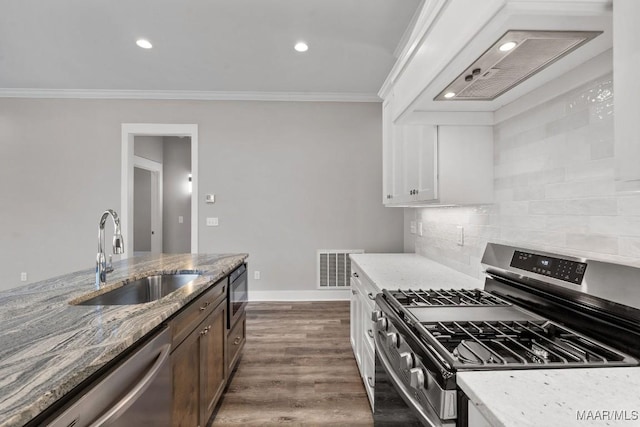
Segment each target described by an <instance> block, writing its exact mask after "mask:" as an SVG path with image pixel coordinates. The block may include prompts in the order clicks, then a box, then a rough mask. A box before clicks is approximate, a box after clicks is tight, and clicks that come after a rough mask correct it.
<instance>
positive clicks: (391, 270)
mask: <svg viewBox="0 0 640 427" xmlns="http://www.w3.org/2000/svg"><path fill="white" fill-rule="evenodd" d="M349 256H350V258H351V260H352V261H353V262H355V263H356V264H357V265H358V266H359V267H360V268H361V269H362V272H363V273H364V274H365V275H366V276H367V278H368V279H369V280H370V281H371V282H373V284H375V285H376V286H377V287H378V288H379V289H380V290H382V289H409V288H412V289H418V288H423V289H475V288H479V289H482V288H483V287H484V281H483V280H480V279H477V278H474V277H471V276H467V275H466V274H464V273H460V272H459V271H456V270H454V269H452V268H450V267H447V266H445V265H442V264H440V263H438V262H436V261H432V260H430V259H429V258H425V257H423V256H420V255H416V254H351V255H349Z"/></svg>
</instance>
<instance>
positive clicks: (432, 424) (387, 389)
mask: <svg viewBox="0 0 640 427" xmlns="http://www.w3.org/2000/svg"><path fill="white" fill-rule="evenodd" d="M376 304H377V306H378V308H379V309H380V310H381V312H380V313H384V315H383V316H381V318H378V321H376V324H375V333H374V341H375V347H376V367H375V369H376V378H375V380H376V382H375V385H376V388H375V393H376V394H375V399H374V402H375V413H374V420H376V421H377V420H378V419H379V420H380V423H384V422H385V421H386V420H388V419H389V418H391V419H393V418H392V417H393V415H392V414H391V412H392V413H395V414H396V415H395V416H396V417H402V418H403V419H404V420H406V421H405V422H406V424H407V425H424V426H429V427H455V426H456V415H457V414H456V412H457V411H456V408H457V398H458V396H457V391H456V390H442V389H440V387H439V386H438V384H436V382H435V380H433V378H431V376H430V373H429V372H428V371H427V370H425V366H424V365H423V364H422V363H417V361H416V360H417V357H418V356H417V355H416V354H415V353H414V352H413V351H412V347H411V346H410V345H409V344H410V343H409V342H408V341H407V339H408V338H409V337H408V336H407V335H406V334H409V333H410V332H408V329H406V327H403V326H404V324H403V321H402V319H400V318H399V317H398V316H397V315H396V314H395V313H394V312H393V310H392V309H391V307H389V305H388V304H387V303H386V302H385V301H381V300H380V299H379V298H377V299H376ZM410 341H413V340H410ZM407 361H412V362H410V365H411V366H415V367H416V369H413V368H412V369H411V370H410V371H409V368H407V366H406V365H407ZM413 371H420V372H421V373H422V381H421V382H420V381H416V382H418V383H419V385H415V386H414V384H413V382H414V378H413V374H412V372H413ZM416 374H418V372H416ZM418 376H420V375H418ZM379 381H380V382H379ZM379 385H380V387H379ZM432 405H435V407H437V408H440V410H441V412H443V414H444V416H443V417H442V418H441V417H440V416H439V414H438V412H437V411H436V410H435V409H434V406H432Z"/></svg>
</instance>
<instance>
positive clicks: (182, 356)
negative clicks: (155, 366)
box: [171, 328, 201, 427]
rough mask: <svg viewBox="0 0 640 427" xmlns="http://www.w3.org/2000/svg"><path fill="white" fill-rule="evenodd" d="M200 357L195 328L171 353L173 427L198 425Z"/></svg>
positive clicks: (198, 331)
mask: <svg viewBox="0 0 640 427" xmlns="http://www.w3.org/2000/svg"><path fill="white" fill-rule="evenodd" d="M200 357H201V354H200V329H198V328H196V330H195V331H193V332H192V333H191V334H190V335H188V336H187V338H185V340H184V341H183V342H182V343H181V344H180V345H179V346H178V347H177V348H176V349H175V350H174V351H173V353H172V354H171V368H172V375H173V410H172V417H171V424H172V425H173V426H174V427H194V426H197V425H200V424H199V418H200V410H199V408H200V405H199V403H200Z"/></svg>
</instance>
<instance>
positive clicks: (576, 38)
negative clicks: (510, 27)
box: [434, 31, 601, 101]
mask: <svg viewBox="0 0 640 427" xmlns="http://www.w3.org/2000/svg"><path fill="white" fill-rule="evenodd" d="M599 34H601V32H597V31H508V32H507V33H506V34H505V35H504V36H502V37H501V38H500V39H499V40H498V41H497V42H496V43H494V44H493V46H491V47H490V48H489V49H488V50H487V51H486V52H485V53H483V54H482V56H480V57H479V58H478V59H477V60H476V61H475V62H474V63H473V64H471V66H469V67H467V69H466V70H464V72H463V73H462V74H460V75H459V76H458V77H457V78H456V79H455V80H454V81H453V82H451V83H450V84H449V85H448V86H447V87H446V88H445V89H444V90H443V91H442V92H440V94H439V95H438V96H436V97H435V98H434V99H435V100H436V101H492V100H494V99H495V98H497V97H498V96H500V95H502V94H503V93H505V92H507V91H508V90H510V89H512V88H513V87H515V86H517V85H518V84H520V83H522V82H523V81H525V80H527V79H528V78H529V77H531V76H533V75H534V74H536V73H538V72H539V71H542V70H543V69H545V68H546V67H548V66H549V65H551V64H553V63H554V62H556V61H557V60H559V59H560V58H562V57H563V56H565V55H567V54H569V53H570V52H572V51H573V50H575V49H577V48H578V47H580V46H582V45H583V44H585V43H586V42H588V41H589V40H591V39H593V38H594V37H596V36H597V35H599ZM508 43H511V44H512V46H513V47H512V48H511V49H509V50H501V47H503V46H505V45H506V44H508ZM445 95H446V96H445Z"/></svg>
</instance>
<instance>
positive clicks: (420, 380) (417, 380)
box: [409, 368, 426, 390]
mask: <svg viewBox="0 0 640 427" xmlns="http://www.w3.org/2000/svg"><path fill="white" fill-rule="evenodd" d="M409 375H410V378H411V379H410V380H409V382H410V384H411V387H413V388H415V389H418V390H419V389H422V388H424V389H426V387H425V380H424V372H422V369H420V368H413V369H411V370H410V371H409Z"/></svg>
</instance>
